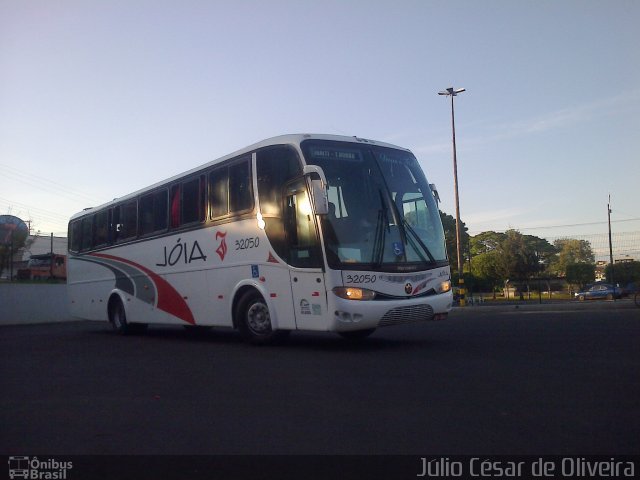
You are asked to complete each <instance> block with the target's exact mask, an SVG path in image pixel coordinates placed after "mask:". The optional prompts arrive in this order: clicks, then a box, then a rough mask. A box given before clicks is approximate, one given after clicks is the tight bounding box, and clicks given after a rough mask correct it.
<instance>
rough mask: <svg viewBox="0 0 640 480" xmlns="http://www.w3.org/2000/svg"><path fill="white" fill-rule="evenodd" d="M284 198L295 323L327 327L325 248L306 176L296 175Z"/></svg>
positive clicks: (300, 326)
mask: <svg viewBox="0 0 640 480" xmlns="http://www.w3.org/2000/svg"><path fill="white" fill-rule="evenodd" d="M284 200H285V205H284V207H285V215H284V218H285V235H286V237H287V243H288V247H289V255H288V257H289V258H288V263H289V265H291V267H293V268H291V269H290V271H289V275H290V277H291V292H292V295H293V309H294V312H295V317H296V325H297V327H298V328H299V329H305V330H326V320H325V319H326V316H327V296H326V293H325V278H324V272H323V260H322V252H321V249H320V243H319V240H318V232H317V227H316V222H315V219H314V215H313V212H312V210H311V204H310V202H309V196H308V194H307V188H306V184H305V180H304V179H297V180H295V181H293V182H291V183H289V184H287V186H286V187H285V195H284Z"/></svg>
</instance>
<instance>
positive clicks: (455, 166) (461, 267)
mask: <svg viewBox="0 0 640 480" xmlns="http://www.w3.org/2000/svg"><path fill="white" fill-rule="evenodd" d="M464 91H465V89H464V88H456V89H454V88H453V87H449V88H447V89H446V90H443V91H442V92H438V95H446V96H448V97H451V131H452V139H453V189H454V192H455V200H456V248H457V254H458V258H457V260H458V286H459V292H460V306H461V307H464V304H465V297H464V279H463V278H462V272H463V270H464V265H463V263H462V252H461V244H462V240H461V234H460V224H461V222H460V200H459V196H458V160H457V157H456V121H455V114H454V110H453V97H455V96H456V95H458V94H459V93H462V92H464Z"/></svg>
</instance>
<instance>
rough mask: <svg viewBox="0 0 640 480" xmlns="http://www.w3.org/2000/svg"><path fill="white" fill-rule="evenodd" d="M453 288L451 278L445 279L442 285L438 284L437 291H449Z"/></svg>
mask: <svg viewBox="0 0 640 480" xmlns="http://www.w3.org/2000/svg"><path fill="white" fill-rule="evenodd" d="M449 290H451V280H445V281H444V282H442V283H441V284H440V285H438V288H437V292H438V293H447V292H448V291H449Z"/></svg>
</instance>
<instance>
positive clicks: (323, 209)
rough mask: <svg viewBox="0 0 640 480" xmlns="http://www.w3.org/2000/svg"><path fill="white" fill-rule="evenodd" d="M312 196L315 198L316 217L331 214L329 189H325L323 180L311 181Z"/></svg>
mask: <svg viewBox="0 0 640 480" xmlns="http://www.w3.org/2000/svg"><path fill="white" fill-rule="evenodd" d="M311 196H312V197H313V208H314V213H315V214H316V215H326V214H327V213H329V199H328V197H327V189H326V188H324V183H323V181H322V180H311Z"/></svg>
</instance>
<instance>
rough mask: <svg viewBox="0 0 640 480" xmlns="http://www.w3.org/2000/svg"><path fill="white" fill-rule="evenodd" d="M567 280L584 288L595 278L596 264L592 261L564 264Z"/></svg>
mask: <svg viewBox="0 0 640 480" xmlns="http://www.w3.org/2000/svg"><path fill="white" fill-rule="evenodd" d="M566 275H567V282H568V283H570V284H573V285H580V288H584V286H585V285H586V284H587V283H592V282H594V281H595V279H596V266H595V265H594V264H593V263H569V264H567V266H566Z"/></svg>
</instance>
